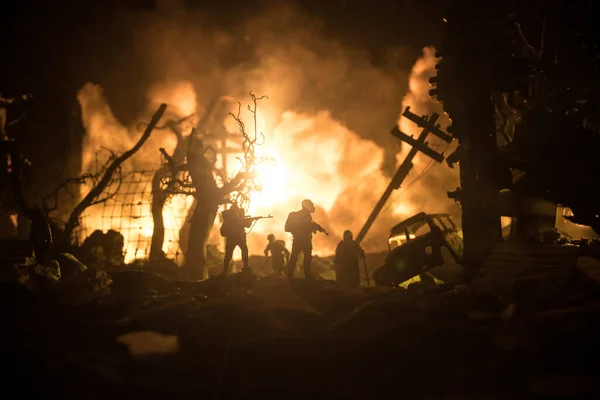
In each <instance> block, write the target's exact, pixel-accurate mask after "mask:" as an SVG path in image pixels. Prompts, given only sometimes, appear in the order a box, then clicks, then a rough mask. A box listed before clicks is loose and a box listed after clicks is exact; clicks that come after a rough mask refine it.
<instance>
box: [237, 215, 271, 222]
mask: <svg viewBox="0 0 600 400" xmlns="http://www.w3.org/2000/svg"><path fill="white" fill-rule="evenodd" d="M244 218H245V219H246V221H258V220H259V219H267V218H273V216H272V215H268V216H266V217H250V216H249V215H246V216H244Z"/></svg>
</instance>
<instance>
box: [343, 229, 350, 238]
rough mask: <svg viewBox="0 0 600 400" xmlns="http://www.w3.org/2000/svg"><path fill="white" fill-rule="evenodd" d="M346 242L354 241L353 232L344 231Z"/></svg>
mask: <svg viewBox="0 0 600 400" xmlns="http://www.w3.org/2000/svg"><path fill="white" fill-rule="evenodd" d="M344 240H352V231H350V230H346V231H344Z"/></svg>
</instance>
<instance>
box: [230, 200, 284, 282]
mask: <svg viewBox="0 0 600 400" xmlns="http://www.w3.org/2000/svg"><path fill="white" fill-rule="evenodd" d="M222 215H223V225H221V236H223V237H224V238H225V260H224V262H223V275H225V276H228V275H229V266H230V264H231V259H232V258H233V251H234V250H235V248H236V247H238V246H239V248H240V250H241V251H242V262H243V263H244V269H243V270H242V272H251V271H250V266H249V264H248V244H247V243H246V228H250V227H251V226H252V223H253V222H254V221H256V220H259V219H262V218H272V217H271V216H268V217H247V216H245V215H244V210H242V209H241V208H240V207H239V206H238V205H237V204H234V205H233V206H231V208H230V209H229V210H225V211H223V213H222Z"/></svg>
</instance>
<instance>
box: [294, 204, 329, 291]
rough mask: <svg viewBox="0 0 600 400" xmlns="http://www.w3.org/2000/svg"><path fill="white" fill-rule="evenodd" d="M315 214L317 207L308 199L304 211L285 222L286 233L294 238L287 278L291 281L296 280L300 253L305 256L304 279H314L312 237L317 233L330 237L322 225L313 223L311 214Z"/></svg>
mask: <svg viewBox="0 0 600 400" xmlns="http://www.w3.org/2000/svg"><path fill="white" fill-rule="evenodd" d="M314 212H315V205H314V204H313V202H312V201H310V200H308V199H307V200H303V201H302V209H301V210H299V211H293V212H291V213H290V214H289V215H288V218H287V220H286V221H285V231H286V232H290V233H291V234H292V235H293V237H294V241H293V242H292V254H291V256H290V260H289V262H288V266H287V276H288V279H290V280H291V279H293V278H294V269H295V268H296V262H297V261H298V256H299V255H300V252H302V253H303V254H304V277H305V278H306V279H314V278H313V276H312V274H311V264H312V235H313V233H316V232H323V233H324V234H326V235H328V236H329V234H328V233H327V231H325V229H323V227H322V226H321V225H319V224H317V223H316V222H314V221H313V219H312V216H311V214H312V213H314Z"/></svg>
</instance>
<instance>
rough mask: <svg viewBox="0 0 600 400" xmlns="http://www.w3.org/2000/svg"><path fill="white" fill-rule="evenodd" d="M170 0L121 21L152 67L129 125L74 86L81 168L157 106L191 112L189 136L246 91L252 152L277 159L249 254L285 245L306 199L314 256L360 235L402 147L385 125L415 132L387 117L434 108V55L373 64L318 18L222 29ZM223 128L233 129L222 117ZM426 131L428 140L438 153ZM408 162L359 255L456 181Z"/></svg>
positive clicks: (438, 207) (169, 138)
mask: <svg viewBox="0 0 600 400" xmlns="http://www.w3.org/2000/svg"><path fill="white" fill-rule="evenodd" d="M176 3H177V4H175V5H176V6H174V5H173V4H174V3H172V2H160V5H161V8H160V10H161V12H159V13H157V12H152V13H151V12H147V13H143V14H138V15H136V16H135V17H132V18H131V21H133V26H132V29H135V32H136V41H135V46H136V51H137V52H138V54H140V56H142V57H144V58H145V61H146V64H147V65H150V66H151V73H149V74H148V75H149V76H151V77H152V79H153V81H152V82H149V84H148V91H147V97H148V107H147V110H146V111H145V112H144V113H143V115H140V118H139V121H136V123H135V124H132V126H128V127H125V126H122V125H121V124H120V123H119V122H118V121H117V120H116V119H115V118H114V117H113V115H112V113H111V110H110V107H109V105H108V104H107V102H106V99H105V98H104V97H103V95H102V90H101V88H100V87H99V86H98V85H92V84H88V85H86V86H85V87H83V88H82V90H81V91H80V93H79V101H80V103H81V106H82V110H83V120H84V124H85V127H86V130H87V136H86V142H85V145H84V155H83V157H84V165H85V166H86V168H90V167H91V166H92V161H91V160H93V159H94V157H93V156H92V155H93V154H95V153H96V152H97V151H98V150H99V148H100V147H102V146H105V147H108V148H110V149H112V150H114V151H123V150H125V149H126V148H127V147H129V146H130V145H131V144H132V143H134V141H135V140H136V139H137V138H138V137H139V135H140V134H141V132H140V130H139V127H138V126H137V125H138V123H139V122H140V121H144V120H146V121H147V119H148V118H149V116H150V115H151V114H152V112H153V111H154V110H155V109H156V107H157V106H158V104H160V103H162V102H165V103H167V104H168V105H169V108H168V115H167V116H165V117H164V118H163V121H165V120H166V119H168V118H172V119H176V118H181V117H184V116H188V115H190V114H194V113H195V114H196V115H197V117H196V118H193V119H191V120H189V121H188V122H187V123H188V124H189V125H187V126H184V127H183V129H184V132H185V133H188V132H189V129H190V128H191V126H192V125H193V124H194V123H196V122H197V121H198V117H199V116H201V115H202V114H203V112H204V111H205V109H206V107H207V105H208V104H209V103H210V102H211V101H212V100H214V99H215V98H218V97H220V96H230V97H232V98H234V99H236V100H239V101H241V102H242V103H243V104H246V103H247V102H248V101H249V97H248V92H249V91H250V90H252V91H253V92H254V93H255V94H257V95H258V96H261V95H267V96H268V99H264V100H261V101H260V102H259V104H258V121H257V125H258V130H259V131H260V132H262V133H263V134H264V135H265V144H264V145H263V146H261V147H260V151H261V152H263V153H264V154H266V155H270V156H272V157H273V158H274V159H275V161H276V164H274V165H273V166H271V167H270V168H269V169H265V170H264V171H263V176H262V180H263V186H264V189H263V191H262V192H258V193H256V194H255V196H254V197H253V199H252V202H251V207H250V210H249V212H250V213H253V214H254V215H260V214H272V215H273V216H274V218H273V219H272V220H262V221H259V222H258V223H257V224H256V226H255V228H254V230H253V232H252V233H251V234H250V235H249V238H248V241H249V246H250V250H251V252H252V253H259V252H262V249H263V248H264V246H265V241H266V235H267V234H268V233H275V234H276V236H278V237H279V238H281V239H286V240H289V239H290V238H289V237H288V235H287V234H285V233H284V232H283V224H284V222H285V217H286V216H287V213H289V212H290V211H293V210H296V209H298V208H299V207H300V202H301V200H302V199H304V198H311V199H312V200H313V201H314V202H315V204H316V205H317V212H316V213H315V220H317V221H318V222H320V223H321V224H322V225H324V226H325V227H326V228H327V229H328V230H329V231H330V233H331V236H330V237H324V236H322V235H317V236H316V237H315V242H314V247H315V252H316V253H317V254H329V253H331V251H332V250H333V249H334V248H335V245H336V244H337V241H338V240H339V239H340V238H341V235H342V232H343V231H344V230H346V229H351V230H353V231H354V232H355V234H356V233H357V232H358V230H360V228H361V226H362V224H363V223H364V221H365V220H366V219H367V217H368V215H369V213H370V212H371V210H372V208H373V206H374V205H375V203H376V202H377V200H378V199H379V197H380V195H381V193H382V192H383V191H384V189H385V187H386V185H387V183H388V182H389V178H390V174H391V173H392V172H393V169H394V167H397V166H398V164H399V163H400V162H401V161H402V160H403V158H404V156H405V155H406V153H407V152H408V151H409V149H408V146H406V145H405V146H402V148H401V146H400V143H399V140H398V139H396V138H394V137H393V136H392V135H390V131H391V128H392V126H393V125H394V124H396V123H399V126H400V127H401V129H402V130H403V131H404V132H405V133H407V134H409V135H410V134H413V135H416V134H418V129H417V127H416V126H414V125H412V123H410V122H408V121H407V120H406V119H404V118H401V119H400V120H398V118H399V115H400V114H401V112H402V110H403V108H404V107H405V106H407V105H410V106H411V109H412V111H413V112H416V113H418V114H429V113H431V112H440V108H439V105H437V104H436V103H435V102H434V101H432V100H431V99H430V98H429V96H428V94H427V93H428V90H429V87H428V82H427V79H428V78H429V77H430V76H432V75H433V74H434V72H435V70H434V63H435V60H434V56H433V49H432V48H426V49H424V52H423V56H422V57H421V58H420V59H419V60H417V62H416V64H415V65H414V67H413V69H412V71H401V70H399V69H398V68H396V67H394V66H393V65H387V66H385V68H382V67H376V66H374V65H373V64H372V63H371V62H370V60H369V54H368V52H367V51H366V50H365V49H358V48H349V47H347V46H343V45H342V44H341V43H340V42H339V41H337V40H335V39H332V38H329V37H327V35H325V34H324V33H323V23H322V22H321V21H318V20H316V19H314V18H311V17H310V16H308V15H306V14H303V13H302V12H301V11H300V10H299V9H298V8H297V7H295V6H292V5H289V4H283V3H281V4H278V5H276V6H273V7H272V8H269V9H266V10H264V11H262V12H260V13H257V14H256V15H254V16H252V17H248V18H247V19H245V20H243V21H242V22H241V23H239V24H237V25H236V26H234V27H232V28H229V29H223V28H216V27H214V26H212V25H210V24H209V23H206V21H208V18H207V17H206V16H204V15H200V14H196V13H192V12H186V11H185V8H184V7H183V6H182V5H181V4H180V2H176ZM390 71H391V72H390ZM407 86H408V90H407ZM243 118H244V120H245V122H246V125H247V126H249V127H251V126H252V125H253V124H252V121H251V118H252V115H251V114H250V113H244V114H243ZM224 122H225V125H226V127H227V128H228V130H235V128H236V126H235V124H234V123H233V124H232V122H231V120H229V121H224ZM440 122H441V123H442V125H443V127H444V125H445V124H447V122H448V121H447V120H444V118H443V117H442V118H441V121H440ZM431 136H432V137H431V139H430V140H429V142H430V145H431V146H433V147H434V148H436V146H437V149H438V150H439V151H441V150H442V149H444V146H445V145H441V146H438V143H437V142H436V140H435V139H434V138H433V135H431ZM175 143H176V142H175V138H174V135H172V134H171V133H170V132H168V131H167V130H162V131H157V132H155V134H153V136H152V137H151V140H150V141H149V142H148V143H147V144H146V145H145V146H144V148H142V150H141V151H140V152H139V153H138V154H137V155H136V156H135V157H134V158H132V160H131V161H130V165H129V168H132V169H153V168H157V167H158V166H159V163H160V157H159V153H158V147H165V148H166V149H167V150H172V149H173V147H174V146H175ZM400 149H402V151H400ZM413 164H414V169H413V171H412V172H411V174H410V175H409V177H408V179H407V181H406V183H405V184H403V185H402V188H401V189H400V190H399V191H396V192H395V193H394V194H393V195H392V199H391V200H390V201H389V202H388V205H386V207H385V209H384V211H383V212H382V213H381V215H380V216H379V218H378V220H377V221H376V222H375V224H374V225H373V227H372V229H371V232H370V233H369V235H368V236H367V238H366V240H365V242H364V245H365V247H366V248H367V249H368V250H370V251H377V250H382V249H385V248H386V247H387V240H386V239H387V233H388V232H389V229H390V227H391V226H393V225H395V224H396V223H398V222H400V221H401V220H402V219H404V218H406V217H409V216H410V215H412V214H413V213H416V212H418V211H427V212H443V211H448V210H451V209H452V207H453V204H452V202H450V201H449V200H448V199H447V198H446V196H445V191H446V190H450V189H453V188H454V187H455V186H456V176H455V175H453V174H450V173H449V170H448V168H447V167H446V166H445V165H442V166H435V165H434V164H435V162H431V163H430V162H429V160H428V159H427V158H426V157H425V156H423V155H418V156H417V158H416V159H415V160H414V161H413ZM432 164H433V165H432ZM233 165H234V166H235V164H233ZM424 170H425V171H426V173H423V171H424ZM229 172H230V173H233V172H234V171H232V170H231V169H230V171H229ZM411 182H412V183H411ZM404 190H405V191H404ZM399 195H400V197H398V196H399ZM392 200H394V201H392ZM213 234H214V235H213V237H212V240H213V241H214V242H219V241H220V237H219V236H218V230H216V229H215V230H213Z"/></svg>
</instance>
